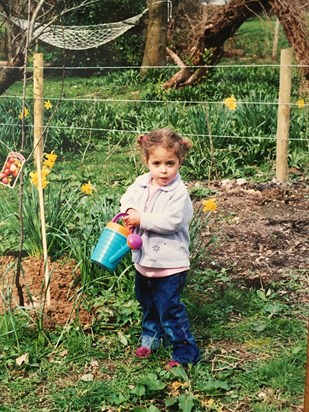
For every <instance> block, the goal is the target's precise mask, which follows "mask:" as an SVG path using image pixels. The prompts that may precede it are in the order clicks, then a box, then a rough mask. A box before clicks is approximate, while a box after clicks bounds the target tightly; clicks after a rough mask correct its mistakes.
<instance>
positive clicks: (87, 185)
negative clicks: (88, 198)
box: [81, 182, 94, 195]
mask: <svg viewBox="0 0 309 412" xmlns="http://www.w3.org/2000/svg"><path fill="white" fill-rule="evenodd" d="M93 190H94V187H93V186H92V184H91V183H90V182H88V183H84V184H83V185H82V187H81V191H82V192H83V193H84V194H85V195H91V194H92V192H93Z"/></svg>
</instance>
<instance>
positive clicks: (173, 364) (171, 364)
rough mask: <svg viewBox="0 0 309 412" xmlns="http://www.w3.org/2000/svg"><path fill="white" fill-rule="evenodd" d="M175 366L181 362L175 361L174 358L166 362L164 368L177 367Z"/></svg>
mask: <svg viewBox="0 0 309 412" xmlns="http://www.w3.org/2000/svg"><path fill="white" fill-rule="evenodd" d="M177 366H181V363H179V362H177V361H175V360H171V361H169V362H168V363H167V365H166V369H172V368H177Z"/></svg>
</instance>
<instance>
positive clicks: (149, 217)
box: [121, 128, 200, 367]
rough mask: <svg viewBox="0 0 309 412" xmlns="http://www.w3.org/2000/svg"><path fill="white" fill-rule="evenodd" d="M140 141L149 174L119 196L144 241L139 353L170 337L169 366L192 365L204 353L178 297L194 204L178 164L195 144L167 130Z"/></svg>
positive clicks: (137, 254) (138, 257)
mask: <svg viewBox="0 0 309 412" xmlns="http://www.w3.org/2000/svg"><path fill="white" fill-rule="evenodd" d="M137 143H138V146H139V148H140V150H141V152H142V156H143V160H144V162H145V164H146V165H147V168H148V169H149V173H146V174H144V175H141V176H139V177H138V178H137V179H136V180H135V182H134V183H133V184H132V185H131V186H130V187H129V188H128V189H127V191H126V193H125V194H124V195H123V196H122V198H121V211H122V212H126V213H127V216H126V217H124V221H125V223H126V225H127V226H128V227H129V228H130V229H132V230H133V229H134V231H135V232H136V233H138V234H139V235H140V236H141V237H142V240H143V246H142V248H141V249H139V250H133V251H132V256H133V262H134V264H135V268H136V279H135V292H136V297H137V299H138V301H139V303H140V305H141V307H142V310H143V319H142V333H141V346H140V347H139V348H138V349H137V350H136V356H137V357H138V358H147V357H148V356H150V355H151V354H152V353H153V352H154V351H156V350H157V349H158V348H159V346H160V344H161V343H162V341H163V339H165V338H168V340H169V342H170V343H171V344H172V347H173V352H172V360H171V361H170V362H169V363H168V365H167V366H168V367H174V366H177V365H179V364H188V363H193V364H194V363H196V362H197V361H198V360H199V356H200V352H199V349H198V347H197V344H196V342H195V339H194V337H193V336H192V334H191V333H190V329H189V320H188V315H187V312H186V307H185V305H184V304H183V303H182V302H181V301H180V294H181V292H182V290H183V288H184V286H185V282H186V275H187V271H188V269H189V266H190V262H189V222H190V219H191V217H192V214H193V208H192V203H191V200H190V197H189V195H188V192H187V189H186V187H185V185H184V183H183V181H182V180H181V177H180V175H179V168H180V165H181V163H182V161H183V159H184V157H185V155H186V153H187V151H188V150H189V149H190V147H191V143H190V141H188V140H184V139H183V138H181V137H180V136H179V135H178V134H177V133H175V132H174V131H173V130H170V129H167V128H165V129H158V130H154V131H152V132H151V133H149V134H148V135H144V136H140V137H139V138H138V142H137Z"/></svg>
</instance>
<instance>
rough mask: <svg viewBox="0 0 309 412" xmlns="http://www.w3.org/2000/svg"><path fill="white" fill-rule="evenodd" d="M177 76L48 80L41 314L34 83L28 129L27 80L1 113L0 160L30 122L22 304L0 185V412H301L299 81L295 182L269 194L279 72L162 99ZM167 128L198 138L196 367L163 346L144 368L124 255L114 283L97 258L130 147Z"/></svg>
mask: <svg viewBox="0 0 309 412" xmlns="http://www.w3.org/2000/svg"><path fill="white" fill-rule="evenodd" d="M170 70H171V69H167V70H159V71H156V72H155V73H149V75H147V76H144V77H141V76H140V75H139V73H138V72H137V71H136V70H125V71H123V72H119V71H111V72H109V73H106V74H105V75H103V76H102V75H101V76H99V77H97V76H94V77H93V78H86V79H84V78H78V77H67V78H66V77H65V79H64V82H63V81H62V80H61V81H60V80H59V79H58V78H53V77H52V76H50V77H48V78H47V79H46V82H45V83H46V84H45V96H46V99H45V107H46V110H45V113H44V116H45V122H46V124H47V125H48V127H47V130H46V133H45V135H44V138H45V152H46V154H47V157H46V156H45V160H50V159H54V162H53V164H52V167H51V165H50V163H49V162H48V164H49V168H50V170H49V172H48V174H47V175H46V179H47V181H46V183H47V186H46V188H45V189H44V193H45V212H46V223H47V241H48V253H49V258H50V262H49V263H50V274H51V282H50V288H51V297H52V300H51V305H50V306H49V307H47V306H46V302H45V300H44V298H45V291H44V288H43V277H44V262H43V261H42V257H41V255H42V246H41V245H42V242H41V232H40V221H39V213H38V209H39V204H38V193H37V189H36V185H35V179H33V178H32V177H33V176H34V174H35V166H34V164H33V163H32V154H33V153H32V150H33V149H32V146H33V143H32V120H31V119H32V112H31V105H32V94H31V93H32V85H31V84H30V82H29V84H28V85H27V99H26V108H27V110H28V111H29V113H28V114H27V116H26V115H25V114H26V112H22V110H23V108H22V105H21V100H20V98H19V97H18V96H20V93H21V90H22V89H21V86H22V85H20V84H16V85H15V86H14V87H13V88H12V89H10V90H9V93H8V95H7V96H5V98H4V99H2V100H1V105H0V110H1V119H2V122H3V125H1V128H0V133H1V137H0V140H1V144H0V156H1V160H2V161H4V159H5V158H6V154H7V151H8V150H9V149H10V150H17V151H18V149H19V146H18V141H19V140H18V138H17V137H20V135H21V133H22V128H21V121H20V120H21V119H19V116H20V114H21V113H24V116H25V118H24V120H25V137H26V145H25V155H26V157H27V161H26V163H25V166H24V169H23V173H24V175H23V178H24V195H23V230H24V232H23V237H24V242H23V249H22V251H21V254H22V279H21V281H22V287H23V293H24V300H25V302H24V304H25V307H24V308H20V307H19V297H18V294H17V291H16V287H15V273H16V264H17V261H16V256H17V255H18V253H19V241H20V235H21V233H20V225H19V222H20V214H19V202H18V200H19V199H18V197H19V193H18V185H17V186H16V187H15V188H14V190H11V189H8V188H6V187H4V186H3V185H0V198H1V204H0V210H1V215H2V216H3V219H2V220H1V223H0V225H1V230H0V296H1V299H0V302H1V303H0V310H1V316H0V346H1V352H0V357H1V364H2V365H3V367H2V368H1V370H0V389H1V392H2V398H1V406H0V410H1V411H20V410H24V411H31V412H33V411H76V412H77V411H78V412H81V411H112V412H116V411H135V412H158V411H184V412H190V411H195V412H199V411H217V412H220V411H221V412H230V411H237V412H249V411H253V412H275V411H285V412H288V411H295V412H296V411H301V410H302V405H303V396H304V380H305V359H306V338H307V336H306V329H307V320H308V312H309V310H308V296H307V290H308V286H309V285H308V261H309V256H308V250H309V248H308V246H309V245H308V238H309V237H308V228H309V225H308V222H309V207H308V199H309V193H308V164H309V162H308V107H307V106H306V105H305V101H304V100H303V98H304V96H302V95H301V94H300V93H299V88H298V83H299V79H298V75H297V73H296V72H294V79H293V85H294V87H293V91H292V102H293V105H292V108H291V129H290V131H291V144H290V148H289V166H290V179H289V182H288V183H287V184H286V185H280V184H277V183H276V182H275V181H272V179H273V177H274V159H275V139H274V136H275V134H276V111H277V108H276V101H277V93H278V78H279V76H278V68H275V67H263V68H259V67H248V68H244V67H243V68H241V67H235V68H229V69H228V70H226V69H224V67H220V68H217V69H215V70H214V72H213V74H212V76H211V78H210V79H209V80H208V81H207V82H205V84H204V85H201V86H200V87H198V88H187V89H183V90H169V91H163V90H162V85H163V84H164V82H165V80H166V78H168V76H169V75H170V73H171V71H170ZM60 95H61V99H60V98H59V96H60ZM227 99H228V100H227ZM235 106H236V107H235ZM162 124H164V125H167V126H171V127H174V128H176V129H177V130H178V131H179V132H180V133H183V134H184V135H185V136H188V137H191V139H192V140H193V143H194V150H193V151H192V154H191V155H190V157H189V158H188V159H187V161H186V163H185V164H184V165H183V168H182V174H183V176H184V179H185V181H186V182H187V185H188V188H189V191H190V194H191V197H192V199H193V202H194V208H195V217H194V219H193V221H192V224H191V235H192V243H191V252H192V271H191V274H190V277H189V281H188V285H187V287H186V290H185V293H184V296H183V298H184V299H185V301H186V304H187V307H188V310H189V314H190V319H191V323H192V330H193V332H194V334H195V336H196V337H197V340H198V342H199V344H200V346H201V348H202V350H203V356H202V359H201V362H200V363H199V364H198V365H196V366H195V367H191V366H189V367H188V368H182V367H181V368H175V369H172V370H166V369H165V368H164V365H165V363H166V361H167V360H169V349H168V348H162V349H161V350H160V351H159V352H158V353H157V354H156V355H155V356H153V357H152V358H150V359H148V360H144V361H141V360H137V359H135V357H134V349H135V348H136V346H137V345H138V335H139V326H140V311H139V307H138V304H137V302H136V300H135V297H134V270H133V267H132V265H131V261H130V257H129V256H127V257H126V258H125V259H123V261H122V263H121V265H120V266H119V267H118V268H117V271H116V272H115V273H110V272H106V271H104V270H102V269H101V268H99V267H97V266H95V265H93V264H92V263H91V262H90V261H89V256H90V254H91V250H92V248H93V246H94V245H95V242H96V240H97V239H98V236H99V234H100V232H101V230H102V229H103V227H104V226H105V224H106V222H108V221H109V220H110V219H111V218H112V217H113V216H114V215H115V214H116V213H117V211H118V207H119V198H120V196H121V194H122V193H123V191H124V190H125V188H126V187H127V185H128V184H130V183H131V182H132V180H133V179H134V177H135V176H136V175H137V174H139V173H142V172H143V170H144V169H143V165H142V163H141V162H140V160H139V159H138V158H137V157H136V154H135V146H134V139H135V137H136V135H137V134H139V133H141V132H145V131H148V130H151V129H153V128H155V127H159V126H162ZM3 143H5V144H3ZM48 156H51V157H48ZM55 156H56V158H55ZM209 199H212V200H213V202H211V203H207V200H208V201H209ZM214 204H216V205H217V208H216V207H210V209H215V210H213V211H208V209H207V208H209V205H212V206H213V205H214ZM207 205H208V206H207Z"/></svg>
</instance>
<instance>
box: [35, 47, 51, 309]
mask: <svg viewBox="0 0 309 412" xmlns="http://www.w3.org/2000/svg"><path fill="white" fill-rule="evenodd" d="M43 65H44V62H43V54H42V53H35V54H34V59H33V97H34V122H33V124H34V129H33V130H34V134H33V136H34V159H35V163H36V169H37V173H38V192H39V205H40V220H41V233H42V246H43V258H44V282H45V291H46V306H50V285H49V281H50V279H49V270H48V255H47V239H46V224H45V209H44V194H43V187H42V158H43V116H44V82H43V78H44V77H43Z"/></svg>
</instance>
